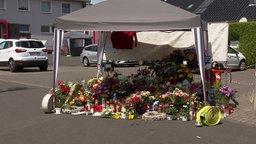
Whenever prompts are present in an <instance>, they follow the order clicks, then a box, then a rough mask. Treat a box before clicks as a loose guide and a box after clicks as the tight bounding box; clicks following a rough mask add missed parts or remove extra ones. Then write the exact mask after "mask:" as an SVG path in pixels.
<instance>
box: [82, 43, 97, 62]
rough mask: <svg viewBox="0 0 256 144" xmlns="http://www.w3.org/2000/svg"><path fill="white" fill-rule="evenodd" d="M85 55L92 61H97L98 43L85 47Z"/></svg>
mask: <svg viewBox="0 0 256 144" xmlns="http://www.w3.org/2000/svg"><path fill="white" fill-rule="evenodd" d="M85 55H86V57H87V58H88V59H89V61H90V63H96V62H97V45H90V46H87V47H86V48H85Z"/></svg>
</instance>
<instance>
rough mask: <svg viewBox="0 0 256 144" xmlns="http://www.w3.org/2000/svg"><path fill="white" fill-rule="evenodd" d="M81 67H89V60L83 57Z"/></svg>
mask: <svg viewBox="0 0 256 144" xmlns="http://www.w3.org/2000/svg"><path fill="white" fill-rule="evenodd" d="M83 65H84V66H85V67H87V66H90V63H89V60H88V58H87V57H85V58H84V59H83Z"/></svg>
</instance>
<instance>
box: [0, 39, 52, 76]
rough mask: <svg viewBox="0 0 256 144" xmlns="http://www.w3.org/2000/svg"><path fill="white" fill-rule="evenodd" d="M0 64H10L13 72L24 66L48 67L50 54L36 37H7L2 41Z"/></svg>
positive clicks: (45, 68)
mask: <svg viewBox="0 0 256 144" xmlns="http://www.w3.org/2000/svg"><path fill="white" fill-rule="evenodd" d="M0 66H9V69H10V71H11V72H15V71H18V70H22V69H23V68H24V67H39V69H40V70H41V71H46V70H47V68H48V54H47V50H46V48H45V46H44V44H43V43H42V42H41V41H40V40H35V39H5V40H3V41H2V42H1V43H0Z"/></svg>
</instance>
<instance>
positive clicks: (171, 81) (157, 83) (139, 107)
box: [52, 51, 238, 119]
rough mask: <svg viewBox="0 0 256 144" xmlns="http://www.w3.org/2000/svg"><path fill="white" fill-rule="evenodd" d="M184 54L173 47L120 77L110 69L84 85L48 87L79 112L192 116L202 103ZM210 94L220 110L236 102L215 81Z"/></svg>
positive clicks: (126, 116)
mask: <svg viewBox="0 0 256 144" xmlns="http://www.w3.org/2000/svg"><path fill="white" fill-rule="evenodd" d="M184 54H186V55H189V52H187V53H185V52H181V51H176V52H175V53H173V54H172V55H170V57H167V58H163V59H162V60H159V61H155V62H154V63H152V64H151V65H150V66H149V67H147V68H144V69H139V70H138V71H137V73H135V74H131V75H129V76H128V77H127V78H126V79H120V78H119V76H120V75H121V74H120V73H119V72H118V71H111V75H110V74H108V75H106V76H105V77H99V78H91V79H90V80H89V81H88V82H87V85H86V86H84V84H85V83H84V82H83V81H82V82H74V83H73V82H70V81H68V82H63V81H58V86H57V88H56V89H55V91H52V93H53V94H54V95H55V98H56V101H55V106H56V107H62V108H63V109H76V108H78V107H79V108H82V109H80V110H79V112H81V111H82V112H84V113H86V114H93V115H94V114H95V115H97V116H101V117H103V118H115V119H119V118H122V119H134V118H140V117H141V116H142V115H143V114H144V113H147V112H150V111H157V112H158V113H165V114H167V115H170V114H172V115H175V116H176V118H179V117H180V116H185V117H188V116H190V118H195V115H196V113H197V111H199V110H200V109H201V108H202V107H203V106H204V102H203V92H202V84H201V83H200V82H194V81H193V74H192V72H191V70H190V68H188V66H187V65H185V64H183V63H182V61H183V60H184V58H182V57H180V56H182V55H184ZM176 58H177V59H176ZM189 58H190V60H191V59H194V57H193V58H192V56H191V57H189ZM214 96H215V102H216V105H217V106H219V107H220V108H221V109H222V111H223V112H224V111H226V109H227V107H229V108H230V107H231V105H232V106H233V107H234V106H236V105H237V104H238V103H237V101H236V100H235V97H234V91H233V90H232V89H231V88H230V87H228V86H226V85H224V86H223V85H221V84H216V85H215V87H214ZM223 107H224V109H223Z"/></svg>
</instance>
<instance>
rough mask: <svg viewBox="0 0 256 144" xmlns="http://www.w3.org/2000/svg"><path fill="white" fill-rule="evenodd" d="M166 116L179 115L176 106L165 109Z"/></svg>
mask: <svg viewBox="0 0 256 144" xmlns="http://www.w3.org/2000/svg"><path fill="white" fill-rule="evenodd" d="M165 112H166V114H168V115H177V114H178V113H179V111H178V109H177V108H175V107H174V106H170V107H168V108H166V109H165Z"/></svg>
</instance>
